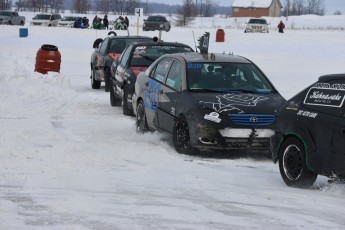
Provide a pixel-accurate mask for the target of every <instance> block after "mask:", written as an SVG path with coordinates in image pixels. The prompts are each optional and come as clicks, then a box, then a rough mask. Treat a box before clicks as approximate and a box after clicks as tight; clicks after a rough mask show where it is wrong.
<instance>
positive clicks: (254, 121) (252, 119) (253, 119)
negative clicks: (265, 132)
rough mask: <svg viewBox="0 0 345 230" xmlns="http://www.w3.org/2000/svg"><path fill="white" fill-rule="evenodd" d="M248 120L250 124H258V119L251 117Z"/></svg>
mask: <svg viewBox="0 0 345 230" xmlns="http://www.w3.org/2000/svg"><path fill="white" fill-rule="evenodd" d="M249 120H250V122H251V123H256V122H258V118H257V117H251V118H250V119H249Z"/></svg>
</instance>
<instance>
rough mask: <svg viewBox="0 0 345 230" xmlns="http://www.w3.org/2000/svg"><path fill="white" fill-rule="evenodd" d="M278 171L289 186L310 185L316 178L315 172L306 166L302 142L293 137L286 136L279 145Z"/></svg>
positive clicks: (303, 186)
mask: <svg viewBox="0 0 345 230" xmlns="http://www.w3.org/2000/svg"><path fill="white" fill-rule="evenodd" d="M279 171H280V174H281V176H282V178H283V180H284V182H285V183H286V184H287V185H288V186H291V187H297V188H305V187H310V186H311V185H313V184H314V182H315V180H316V178H317V174H316V173H314V172H312V171H310V170H309V169H308V168H307V165H306V152H305V147H304V145H303V143H302V142H301V141H300V140H299V139H297V138H295V137H289V138H287V139H286V140H285V141H284V142H283V144H282V145H281V147H280V150H279Z"/></svg>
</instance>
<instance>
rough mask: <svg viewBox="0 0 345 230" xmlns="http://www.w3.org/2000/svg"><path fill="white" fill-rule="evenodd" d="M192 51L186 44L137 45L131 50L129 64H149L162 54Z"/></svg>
mask: <svg viewBox="0 0 345 230" xmlns="http://www.w3.org/2000/svg"><path fill="white" fill-rule="evenodd" d="M185 52H193V50H192V49H191V48H190V47H188V46H172V45H167V46H157V45H154V46H137V47H136V48H135V50H134V52H133V56H132V59H131V63H130V66H146V67H148V66H150V65H151V64H152V63H153V62H154V61H155V60H157V59H158V58H159V57H160V56H162V55H164V54H172V53H185Z"/></svg>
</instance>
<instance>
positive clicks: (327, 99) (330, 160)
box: [297, 81, 345, 175]
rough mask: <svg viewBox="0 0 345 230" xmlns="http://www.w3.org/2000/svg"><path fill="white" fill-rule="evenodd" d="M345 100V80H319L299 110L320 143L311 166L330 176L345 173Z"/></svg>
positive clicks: (317, 142) (299, 114)
mask: <svg viewBox="0 0 345 230" xmlns="http://www.w3.org/2000/svg"><path fill="white" fill-rule="evenodd" d="M339 86H340V87H339ZM344 99H345V81H344V82H342V83H341V82H339V81H330V82H326V83H317V84H315V85H313V86H311V87H310V88H309V90H308V92H307V94H306V97H305V99H304V101H303V107H304V108H305V109H301V110H299V111H298V113H297V116H298V117H299V119H301V122H304V124H305V125H306V126H307V128H308V130H309V132H310V133H311V135H312V136H313V140H314V142H315V144H316V153H315V155H312V156H309V157H310V163H311V166H312V168H315V169H316V170H320V172H321V173H323V174H326V175H330V174H332V173H333V172H338V173H339V172H341V173H344V172H345V169H344V166H345V163H344V162H345V119H344V115H345V114H344Z"/></svg>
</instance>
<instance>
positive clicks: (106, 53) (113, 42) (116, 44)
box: [90, 31, 152, 92]
mask: <svg viewBox="0 0 345 230" xmlns="http://www.w3.org/2000/svg"><path fill="white" fill-rule="evenodd" d="M113 33H114V34H115V35H116V33H115V32H113V31H112V32H109V33H108V35H111V34H113ZM135 41H152V38H151V37H146V36H109V37H106V38H105V39H101V38H98V39H96V40H95V41H94V43H93V48H94V49H95V50H94V51H93V53H92V55H91V61H90V67H91V77H90V78H91V87H92V88H93V89H99V88H100V87H101V82H105V91H106V92H108V91H109V87H110V84H109V81H110V67H111V64H112V63H113V61H114V60H116V59H117V58H118V57H119V56H120V55H121V53H122V51H123V50H124V49H125V48H126V47H127V46H128V45H129V44H131V43H132V42H135Z"/></svg>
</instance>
